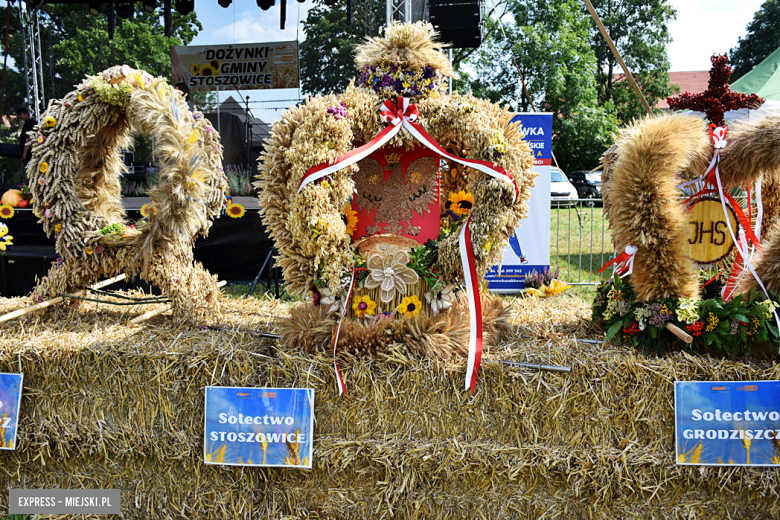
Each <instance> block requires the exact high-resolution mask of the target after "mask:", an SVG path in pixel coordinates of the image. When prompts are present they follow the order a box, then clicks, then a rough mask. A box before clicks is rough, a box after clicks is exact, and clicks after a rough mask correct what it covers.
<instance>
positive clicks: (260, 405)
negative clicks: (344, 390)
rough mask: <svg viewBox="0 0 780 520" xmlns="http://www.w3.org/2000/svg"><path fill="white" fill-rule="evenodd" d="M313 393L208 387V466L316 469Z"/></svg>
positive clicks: (205, 452) (206, 425)
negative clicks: (313, 467) (314, 460)
mask: <svg viewBox="0 0 780 520" xmlns="http://www.w3.org/2000/svg"><path fill="white" fill-rule="evenodd" d="M313 434H314V390H313V389H309V388H240V387H225V386H208V387H206V409H205V428H204V442H203V457H204V460H205V462H206V464H224V465H228V466H268V467H285V468H311V458H312V440H313V439H312V435H313Z"/></svg>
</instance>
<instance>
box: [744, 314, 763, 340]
mask: <svg viewBox="0 0 780 520" xmlns="http://www.w3.org/2000/svg"><path fill="white" fill-rule="evenodd" d="M750 323H752V324H753V326H752V327H751V328H750V330H748V331H747V332H746V334H747V335H748V336H752V335H753V334H755V333H756V332H758V327H759V326H760V325H761V320H759V319H758V318H756V317H753V319H751V320H750Z"/></svg>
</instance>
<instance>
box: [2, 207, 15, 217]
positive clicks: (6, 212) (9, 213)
mask: <svg viewBox="0 0 780 520" xmlns="http://www.w3.org/2000/svg"><path fill="white" fill-rule="evenodd" d="M13 216H14V208H12V207H11V206H9V205H8V204H3V205H0V218H11V217H13Z"/></svg>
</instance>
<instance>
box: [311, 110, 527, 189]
mask: <svg viewBox="0 0 780 520" xmlns="http://www.w3.org/2000/svg"><path fill="white" fill-rule="evenodd" d="M379 110H380V113H381V114H382V119H383V120H384V121H385V122H387V123H389V126H387V127H385V128H384V129H383V130H382V131H380V132H379V133H378V134H377V135H375V136H374V138H373V139H371V140H370V141H369V142H367V143H366V144H364V145H363V146H361V147H359V148H355V149H354V150H350V151H349V152H347V153H345V154H342V155H340V156H338V157H336V161H335V162H334V163H333V164H328V163H323V164H319V165H317V166H313V167H311V168H309V169H308V170H307V171H306V174H305V175H304V176H303V180H301V184H300V185H299V186H298V192H300V191H301V190H302V189H303V187H304V186H306V185H307V184H309V183H311V182H314V181H316V180H317V179H321V178H323V177H325V176H328V175H330V174H332V173H335V172H337V171H339V170H341V169H342V168H346V167H347V166H351V165H353V164H355V163H356V162H358V161H360V160H362V159H365V158H366V157H368V156H369V155H371V154H372V153H373V152H375V151H376V150H378V149H379V148H381V147H382V145H384V144H385V143H386V142H387V141H389V140H390V139H392V138H393V137H395V135H396V134H397V133H398V132H399V131H400V130H401V127H402V126H403V127H404V128H406V129H407V130H408V131H409V133H410V134H412V136H414V138H415V139H417V140H418V141H420V142H421V143H422V144H423V145H425V146H426V147H427V148H429V149H431V150H433V151H434V152H436V153H438V154H439V155H443V156H444V157H446V158H448V159H449V160H451V161H454V162H456V163H459V164H463V165H465V166H469V167H471V168H474V169H475V170H479V171H481V172H482V173H485V174H487V175H490V176H491V177H494V178H496V179H500V180H503V181H506V182H509V183H510V184H511V185H512V187H513V188H514V194H513V198H512V203H513V204H514V202H515V200H517V195H518V193H519V190H518V188H517V185H516V184H515V182H514V180H513V179H512V176H511V175H510V174H509V173H508V172H507V171H506V170H505V169H503V168H501V167H500V166H496V165H495V164H493V163H491V162H488V161H478V160H475V159H462V158H460V157H456V156H454V155H452V154H451V153H449V152H448V151H447V150H445V149H444V148H442V147H441V145H439V143H437V142H436V140H435V139H434V138H433V137H431V136H430V135H429V134H428V132H426V131H425V128H423V126H422V125H421V124H419V123H417V120H418V119H419V117H420V111H419V110H418V109H417V105H416V104H410V100H409V98H405V97H399V98H398V104H397V105H394V104H393V102H392V101H390V100H389V99H387V100H385V102H384V103H383V104H382V105H381V106H380V107H379Z"/></svg>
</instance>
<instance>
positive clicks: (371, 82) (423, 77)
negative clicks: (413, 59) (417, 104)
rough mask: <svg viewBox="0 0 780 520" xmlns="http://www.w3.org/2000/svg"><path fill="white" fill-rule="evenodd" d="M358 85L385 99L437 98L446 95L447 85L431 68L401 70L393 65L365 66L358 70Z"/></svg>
mask: <svg viewBox="0 0 780 520" xmlns="http://www.w3.org/2000/svg"><path fill="white" fill-rule="evenodd" d="M358 85H360V86H361V87H363V88H365V89H369V90H372V91H374V92H376V93H377V94H379V95H381V96H383V97H385V98H391V97H393V96H405V97H423V98H426V97H439V96H442V95H445V94H446V93H447V85H446V84H445V83H444V82H442V78H441V75H439V73H438V72H437V71H436V70H434V68H433V67H423V68H422V69H420V70H402V69H400V68H399V67H396V66H395V65H390V66H389V67H377V66H376V65H366V66H365V67H363V68H362V69H360V77H359V78H358Z"/></svg>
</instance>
